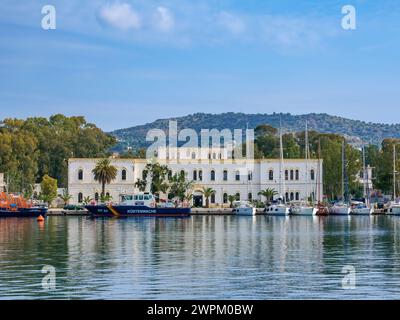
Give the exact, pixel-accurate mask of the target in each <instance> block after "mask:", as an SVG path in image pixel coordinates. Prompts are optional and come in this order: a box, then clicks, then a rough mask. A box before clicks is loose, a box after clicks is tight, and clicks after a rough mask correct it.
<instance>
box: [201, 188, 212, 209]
mask: <svg viewBox="0 0 400 320" xmlns="http://www.w3.org/2000/svg"><path fill="white" fill-rule="evenodd" d="M202 193H203V194H204V197H206V208H208V207H209V205H210V200H209V198H210V197H211V196H212V195H213V194H214V193H215V190H214V189H213V188H206V187H203V190H202Z"/></svg>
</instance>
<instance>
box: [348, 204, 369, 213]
mask: <svg viewBox="0 0 400 320" xmlns="http://www.w3.org/2000/svg"><path fill="white" fill-rule="evenodd" d="M373 211H374V209H373V208H371V207H369V206H367V205H366V204H365V203H363V202H353V203H352V205H351V211H350V213H351V214H353V215H370V214H372V213H373Z"/></svg>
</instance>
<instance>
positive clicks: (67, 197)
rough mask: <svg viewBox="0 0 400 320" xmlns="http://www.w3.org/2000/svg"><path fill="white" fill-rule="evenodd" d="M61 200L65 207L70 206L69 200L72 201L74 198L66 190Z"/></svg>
mask: <svg viewBox="0 0 400 320" xmlns="http://www.w3.org/2000/svg"><path fill="white" fill-rule="evenodd" d="M60 199H61V200H62V201H63V202H64V205H68V203H69V200H71V199H72V196H71V195H70V194H69V193H68V190H64V191H63V194H62V195H61V196H60Z"/></svg>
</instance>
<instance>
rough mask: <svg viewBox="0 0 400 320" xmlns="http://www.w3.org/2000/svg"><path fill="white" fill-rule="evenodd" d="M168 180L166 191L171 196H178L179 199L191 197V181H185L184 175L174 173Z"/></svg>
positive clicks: (189, 198)
mask: <svg viewBox="0 0 400 320" xmlns="http://www.w3.org/2000/svg"><path fill="white" fill-rule="evenodd" d="M169 182H170V184H169V189H168V192H169V195H170V196H171V198H178V199H179V200H180V201H184V200H188V201H190V200H191V199H192V188H193V181H187V180H186V178H185V175H183V174H180V173H175V174H174V175H173V176H172V177H171V178H170V180H169Z"/></svg>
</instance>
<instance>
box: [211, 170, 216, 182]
mask: <svg viewBox="0 0 400 320" xmlns="http://www.w3.org/2000/svg"><path fill="white" fill-rule="evenodd" d="M210 179H211V181H215V171H214V170H211V174H210Z"/></svg>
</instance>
